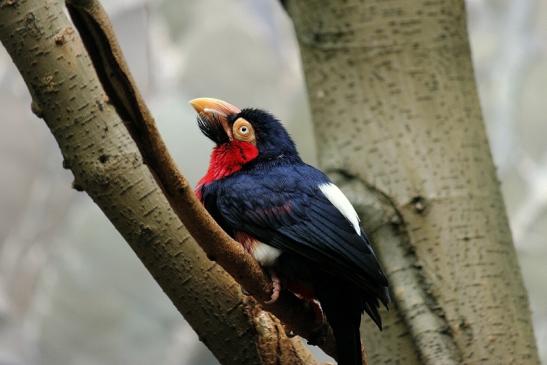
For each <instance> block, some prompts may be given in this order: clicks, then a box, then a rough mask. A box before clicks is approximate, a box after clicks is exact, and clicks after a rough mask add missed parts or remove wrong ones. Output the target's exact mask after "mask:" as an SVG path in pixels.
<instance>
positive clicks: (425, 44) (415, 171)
mask: <svg viewBox="0 0 547 365" xmlns="http://www.w3.org/2000/svg"><path fill="white" fill-rule="evenodd" d="M286 8H287V10H288V12H289V14H290V16H291V17H292V19H293V21H294V25H295V29H296V33H297V37H298V41H299V44H300V49H301V55H302V62H303V66H304V72H305V77H306V81H307V87H308V94H309V99H310V104H311V110H312V116H313V121H314V126H315V135H316V138H317V144H318V146H321V148H320V149H319V161H320V165H321V166H322V168H323V169H324V170H326V171H327V172H329V173H330V174H331V176H333V177H334V178H335V179H336V181H337V182H338V183H339V184H340V185H341V187H342V188H343V190H344V191H345V192H346V193H347V194H348V195H349V196H350V198H351V200H352V201H353V202H354V203H355V205H356V208H357V209H358V210H359V212H360V214H361V215H362V216H363V217H364V219H363V224H364V226H365V228H366V229H367V231H369V232H371V233H372V237H373V241H374V242H375V243H376V245H375V247H376V250H377V252H378V253H379V255H380V256H381V260H382V262H383V265H384V268H385V270H386V272H387V275H388V277H389V280H390V283H391V289H392V293H393V298H394V301H395V305H394V308H393V309H392V310H391V311H390V312H389V313H383V316H384V317H385V318H386V325H385V329H384V331H383V332H379V331H377V330H375V329H373V327H372V326H371V325H370V321H369V320H366V321H364V325H363V327H364V331H363V333H364V337H365V339H366V340H367V343H366V344H367V351H368V355H369V360H370V362H371V363H372V364H375V363H400V364H420V363H426V364H459V363H463V364H479V363H488V364H538V363H539V360H538V354H537V349H536V346H535V340H534V336H533V331H532V325H531V318H530V317H531V316H530V311H529V305H528V299H527V294H526V290H525V288H524V286H523V282H522V277H521V274H520V270H519V267H518V263H517V259H516V254H515V249H514V247H513V243H512V239H511V232H510V230H509V226H508V221H507V217H506V213H505V206H504V203H503V199H502V196H501V193H500V189H499V182H498V180H497V177H496V171H495V167H494V165H493V162H492V157H491V155H490V151H489V145H488V141H487V137H486V134H485V129H484V125H483V121H482V116H481V110H480V105H479V99H478V96H477V91H476V85H475V81H474V74H473V67H472V63H471V55H470V49H469V43H468V37H467V29H466V17H465V8H464V1H463V0H439V1H426V0H393V1H382V0H365V1H357V0H346V1H338V0H329V1H324V0H298V1H297V0H292V1H286Z"/></svg>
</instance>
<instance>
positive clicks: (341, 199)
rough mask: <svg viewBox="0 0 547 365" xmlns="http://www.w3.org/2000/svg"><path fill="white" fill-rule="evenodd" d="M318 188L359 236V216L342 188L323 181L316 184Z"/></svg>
mask: <svg viewBox="0 0 547 365" xmlns="http://www.w3.org/2000/svg"><path fill="white" fill-rule="evenodd" d="M318 188H319V190H321V192H322V193H323V194H324V195H325V196H326V197H327V199H328V200H329V201H330V202H331V203H332V205H334V206H335V207H336V208H337V209H338V210H339V211H340V213H342V215H343V216H344V217H346V219H347V220H348V221H350V223H351V224H352V225H353V228H354V229H355V232H357V234H358V235H359V236H360V235H361V227H360V226H359V220H360V219H359V216H358V215H357V212H356V211H355V208H354V207H353V205H351V203H350V202H349V200H348V198H346V196H345V195H344V193H343V192H342V190H340V188H339V187H338V186H336V185H334V184H333V183H324V184H320V185H319V186H318Z"/></svg>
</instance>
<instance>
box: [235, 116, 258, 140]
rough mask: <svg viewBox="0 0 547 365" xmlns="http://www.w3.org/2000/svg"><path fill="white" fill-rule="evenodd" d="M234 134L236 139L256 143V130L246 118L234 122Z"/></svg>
mask: <svg viewBox="0 0 547 365" xmlns="http://www.w3.org/2000/svg"><path fill="white" fill-rule="evenodd" d="M232 133H233V135H234V138H235V139H237V140H239V141H243V142H251V143H254V141H255V131H254V128H253V126H252V125H251V123H249V121H248V120H246V119H244V118H237V120H236V121H235V122H234V125H233V126H232Z"/></svg>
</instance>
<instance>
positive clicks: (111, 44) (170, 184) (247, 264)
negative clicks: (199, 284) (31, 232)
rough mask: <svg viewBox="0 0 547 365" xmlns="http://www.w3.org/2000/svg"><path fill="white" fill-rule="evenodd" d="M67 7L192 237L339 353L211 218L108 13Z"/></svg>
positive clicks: (72, 1) (295, 326)
mask: <svg viewBox="0 0 547 365" xmlns="http://www.w3.org/2000/svg"><path fill="white" fill-rule="evenodd" d="M67 7H68V10H69V12H70V15H71V17H72V18H73V21H74V24H75V25H76V27H77V29H78V31H79V33H80V36H81V37H82V40H83V42H84V45H85V46H86V48H87V50H88V53H89V55H90V58H91V60H92V61H93V64H94V66H95V69H96V70H97V73H98V76H99V79H100V80H101V83H102V85H103V87H104V88H105V90H106V91H107V95H108V96H109V97H110V101H111V103H112V104H113V105H114V107H115V108H116V110H117V111H118V113H119V114H120V116H121V117H122V119H123V120H124V122H125V123H126V125H127V127H128V129H129V131H130V132H131V135H132V137H133V139H134V140H135V142H136V143H137V146H138V147H139V151H140V152H141V154H142V155H143V159H144V161H145V163H146V165H147V166H148V167H149V168H150V170H151V171H152V172H153V173H154V176H155V177H156V180H157V182H158V184H159V185H160V186H161V187H162V190H163V191H164V193H165V195H166V197H167V200H168V201H169V203H170V205H171V206H172V207H173V209H174V210H175V212H176V213H177V215H178V216H179V218H180V219H181V221H182V222H183V223H184V225H185V227H186V228H187V229H188V230H189V232H190V234H192V236H193V237H194V239H196V241H197V242H198V243H199V245H200V246H201V247H202V248H203V250H204V251H205V252H206V254H207V256H208V257H209V259H211V260H213V261H216V262H218V263H219V264H220V265H221V266H222V267H223V268H224V269H225V270H226V271H227V272H228V273H229V274H230V275H231V276H232V277H234V278H235V279H236V281H237V282H238V283H239V284H240V285H241V286H242V287H243V288H244V289H245V291H246V292H248V293H251V294H252V295H253V296H254V297H255V298H257V299H258V300H259V301H260V302H261V303H262V306H263V307H264V308H265V309H266V310H268V311H270V312H271V313H273V314H274V315H275V316H276V317H278V318H279V319H281V321H282V322H283V323H285V324H286V325H287V326H288V327H289V328H290V329H291V330H292V331H293V332H294V333H295V334H297V335H299V336H301V337H304V338H306V339H308V340H309V341H310V342H311V343H313V344H316V345H318V346H320V347H321V348H323V350H324V351H325V352H326V353H328V354H330V355H331V356H334V355H335V350H334V345H333V344H334V339H333V336H332V332H331V330H330V328H329V327H328V326H325V325H324V326H321V327H319V328H318V327H317V324H316V323H315V322H314V318H315V317H314V316H315V315H314V313H313V310H312V309H311V308H310V307H309V306H308V305H306V304H305V302H303V301H302V300H300V299H298V298H297V297H296V296H294V295H293V294H292V293H290V292H288V291H282V292H281V295H280V298H279V299H278V300H277V301H276V302H275V303H273V304H270V305H265V304H264V301H267V300H269V299H270V297H271V292H272V285H271V281H270V279H269V277H268V276H267V275H265V273H264V271H263V270H262V269H261V267H260V266H259V265H258V263H257V262H256V261H255V260H254V259H253V258H252V257H251V255H249V254H247V252H245V250H244V249H243V247H242V245H241V244H240V243H238V242H236V241H234V240H233V239H232V238H230V237H229V236H228V235H227V234H226V233H225V232H224V231H223V230H222V229H221V228H220V226H219V225H218V224H217V223H216V222H215V221H214V220H213V219H212V217H211V216H210V215H209V214H208V212H207V211H206V210H205V208H204V207H203V205H202V204H201V203H200V202H199V201H198V200H197V199H196V196H195V194H194V192H193V190H192V188H191V187H190V185H189V184H188V181H187V180H186V179H185V177H184V176H183V175H182V174H181V173H180V171H179V170H178V168H177V165H176V163H175V162H174V160H173V159H172V158H171V156H170V154H169V152H168V150H167V147H166V146H165V144H164V142H163V140H162V138H161V136H160V134H159V131H158V130H157V127H156V124H155V122H154V119H153V117H152V115H151V113H150V111H149V110H148V108H147V106H146V104H145V103H144V100H143V98H142V96H141V95H140V92H139V90H138V88H137V87H136V84H135V82H134V81H133V78H132V76H131V73H130V72H129V68H128V66H127V63H126V62H125V59H124V57H123V54H122V51H121V48H120V47H119V44H118V42H117V39H116V37H115V35H114V32H113V30H112V26H111V24H110V20H109V18H108V15H107V14H106V12H105V11H104V9H103V8H102V6H101V5H100V3H99V2H98V1H96V0H69V1H67Z"/></svg>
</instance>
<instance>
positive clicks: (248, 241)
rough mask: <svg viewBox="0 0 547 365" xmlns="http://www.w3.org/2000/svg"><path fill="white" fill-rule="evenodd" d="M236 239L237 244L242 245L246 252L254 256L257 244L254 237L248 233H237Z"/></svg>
mask: <svg viewBox="0 0 547 365" xmlns="http://www.w3.org/2000/svg"><path fill="white" fill-rule="evenodd" d="M234 239H235V240H236V241H237V242H239V243H241V245H242V246H243V248H244V249H245V251H247V252H248V253H250V254H251V255H252V254H253V251H254V249H255V246H256V242H257V241H256V239H255V238H254V237H253V236H251V235H250V234H248V233H245V232H241V231H238V232H236V233H235V235H234Z"/></svg>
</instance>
